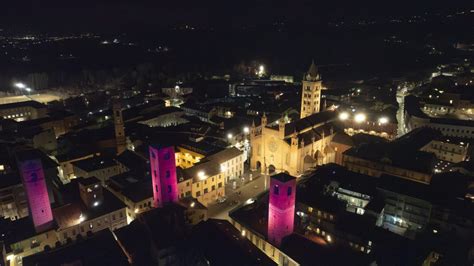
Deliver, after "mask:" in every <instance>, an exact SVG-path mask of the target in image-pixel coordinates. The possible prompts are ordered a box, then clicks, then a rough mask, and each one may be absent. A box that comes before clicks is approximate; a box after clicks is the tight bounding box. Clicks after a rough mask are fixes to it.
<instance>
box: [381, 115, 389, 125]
mask: <svg viewBox="0 0 474 266" xmlns="http://www.w3.org/2000/svg"><path fill="white" fill-rule="evenodd" d="M379 123H380V124H382V125H384V124H387V123H388V118H387V117H381V118H379Z"/></svg>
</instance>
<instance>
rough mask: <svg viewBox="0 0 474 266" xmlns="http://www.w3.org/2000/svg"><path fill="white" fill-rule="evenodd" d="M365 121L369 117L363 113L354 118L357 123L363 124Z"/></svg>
mask: <svg viewBox="0 0 474 266" xmlns="http://www.w3.org/2000/svg"><path fill="white" fill-rule="evenodd" d="M365 119H367V117H366V116H365V114H362V113H359V114H356V115H355V116H354V120H355V121H356V123H362V122H364V121H365Z"/></svg>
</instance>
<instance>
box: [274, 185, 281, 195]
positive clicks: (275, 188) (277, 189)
mask: <svg viewBox="0 0 474 266" xmlns="http://www.w3.org/2000/svg"><path fill="white" fill-rule="evenodd" d="M273 194H275V195H278V194H280V188H279V187H278V185H275V186H274V187H273Z"/></svg>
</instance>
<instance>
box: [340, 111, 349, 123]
mask: <svg viewBox="0 0 474 266" xmlns="http://www.w3.org/2000/svg"><path fill="white" fill-rule="evenodd" d="M339 119H340V120H341V121H344V120H347V119H349V113H348V112H342V113H340V114H339Z"/></svg>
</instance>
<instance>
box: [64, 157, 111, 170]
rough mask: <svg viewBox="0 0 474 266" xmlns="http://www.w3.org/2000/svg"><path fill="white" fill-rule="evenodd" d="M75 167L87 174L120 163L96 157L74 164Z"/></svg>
mask: <svg viewBox="0 0 474 266" xmlns="http://www.w3.org/2000/svg"><path fill="white" fill-rule="evenodd" d="M72 165H73V166H75V167H77V168H79V169H82V170H84V171H86V172H92V171H96V170H100V169H105V168H109V167H114V166H117V165H118V163H117V162H116V161H115V160H113V159H111V158H107V157H94V158H89V159H85V160H81V161H76V162H73V163H72Z"/></svg>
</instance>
